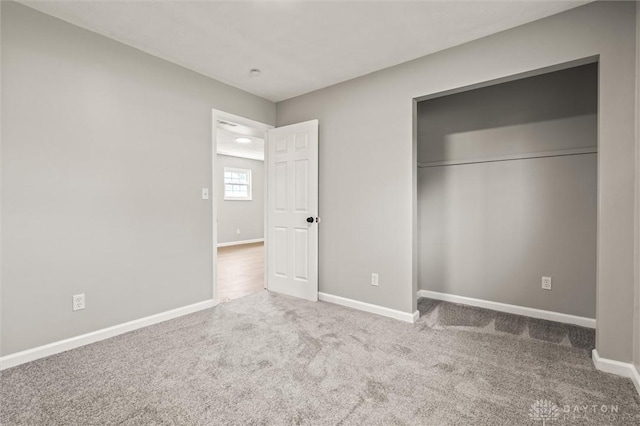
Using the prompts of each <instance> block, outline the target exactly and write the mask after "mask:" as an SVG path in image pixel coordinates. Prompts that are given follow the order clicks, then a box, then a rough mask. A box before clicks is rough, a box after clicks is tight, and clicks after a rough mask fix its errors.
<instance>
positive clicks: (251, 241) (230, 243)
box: [218, 238, 264, 247]
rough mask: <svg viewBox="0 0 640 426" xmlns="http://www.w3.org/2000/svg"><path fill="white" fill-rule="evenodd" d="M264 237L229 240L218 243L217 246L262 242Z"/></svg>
mask: <svg viewBox="0 0 640 426" xmlns="http://www.w3.org/2000/svg"><path fill="white" fill-rule="evenodd" d="M263 242H264V238H255V239H253V240H242V241H230V242H228V243H219V244H218V247H229V246H240V245H242V244H253V243H263Z"/></svg>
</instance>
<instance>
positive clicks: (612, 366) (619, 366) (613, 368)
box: [591, 349, 640, 394]
mask: <svg viewBox="0 0 640 426" xmlns="http://www.w3.org/2000/svg"><path fill="white" fill-rule="evenodd" d="M591 358H592V359H593V365H594V366H595V367H596V369H598V370H600V371H604V372H605V373H611V374H615V375H617V376H622V377H627V378H629V379H631V381H632V382H633V385H634V386H635V387H636V391H638V394H640V374H639V373H638V369H637V368H636V367H635V366H634V365H633V364H631V363H629V362H620V361H614V360H612V359H607V358H600V355H599V354H598V350H597V349H594V350H593V352H592V356H591Z"/></svg>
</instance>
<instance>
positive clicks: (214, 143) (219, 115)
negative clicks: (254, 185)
mask: <svg viewBox="0 0 640 426" xmlns="http://www.w3.org/2000/svg"><path fill="white" fill-rule="evenodd" d="M218 120H223V121H229V122H232V123H238V124H242V125H244V126H248V127H252V128H254V129H258V130H262V131H264V147H265V149H264V176H265V178H264V179H263V181H264V182H263V185H264V207H263V217H264V230H265V235H264V244H265V247H266V246H267V232H266V231H267V229H268V226H267V205H268V197H269V194H268V193H267V179H266V177H267V176H268V174H267V172H268V170H267V155H268V150H267V143H268V139H269V138H268V137H267V132H268V131H269V130H271V129H273V128H274V127H275V126H272V125H270V124H265V123H261V122H259V121H254V120H250V119H248V118H244V117H241V116H239V115H235V114H230V113H228V112H224V111H220V110H217V109H212V111H211V190H210V191H209V197H210V199H211V233H212V244H213V247H212V248H213V253H212V255H213V259H212V268H211V273H212V280H211V281H212V282H211V285H212V288H213V300H214V301H215V303H218V302H217V300H218V194H217V191H216V171H217V170H218V165H217V153H218V138H217V137H218V136H217V135H218ZM268 265H269V263H268V262H267V250H265V251H264V286H265V288H266V286H267V266H268Z"/></svg>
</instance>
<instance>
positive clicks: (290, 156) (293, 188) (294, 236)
mask: <svg viewBox="0 0 640 426" xmlns="http://www.w3.org/2000/svg"><path fill="white" fill-rule="evenodd" d="M266 151H267V159H266V161H267V170H268V178H267V182H268V183H267V199H268V206H267V233H268V234H267V256H266V258H267V259H268V262H269V264H268V265H267V288H268V289H269V290H270V291H275V292H278V293H284V294H288V295H290V296H295V297H301V298H303V299H308V300H313V301H316V300H318V221H319V219H318V120H311V121H306V122H304V123H298V124H292V125H290V126H285V127H279V128H277V129H272V130H269V132H268V142H267V150H266Z"/></svg>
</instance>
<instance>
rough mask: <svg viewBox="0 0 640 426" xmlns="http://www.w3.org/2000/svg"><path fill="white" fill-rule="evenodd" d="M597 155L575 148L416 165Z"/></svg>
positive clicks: (451, 164) (429, 165)
mask: <svg viewBox="0 0 640 426" xmlns="http://www.w3.org/2000/svg"><path fill="white" fill-rule="evenodd" d="M597 153H598V148H575V149H564V150H558V151H546V152H532V153H530V154H518V155H507V156H500V157H488V158H483V159H469V160H447V161H430V162H427V163H418V168H419V169H424V168H427V167H444V166H459V165H463V164H480V163H497V162H500V161H515V160H531V159H534V158H547V157H566V156H569V155H584V154H597Z"/></svg>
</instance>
